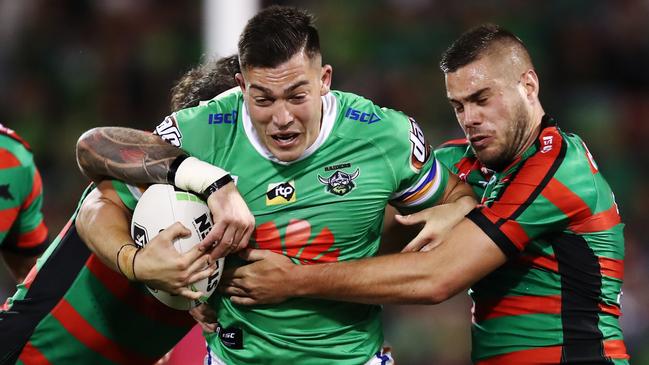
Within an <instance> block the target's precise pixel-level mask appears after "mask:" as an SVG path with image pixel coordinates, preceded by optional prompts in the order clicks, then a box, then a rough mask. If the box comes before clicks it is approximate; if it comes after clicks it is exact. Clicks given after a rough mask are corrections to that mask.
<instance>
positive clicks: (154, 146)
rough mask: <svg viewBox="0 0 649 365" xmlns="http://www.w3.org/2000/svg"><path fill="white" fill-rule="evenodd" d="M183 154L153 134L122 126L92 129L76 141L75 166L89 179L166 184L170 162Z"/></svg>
mask: <svg viewBox="0 0 649 365" xmlns="http://www.w3.org/2000/svg"><path fill="white" fill-rule="evenodd" d="M183 154H185V153H184V152H183V151H182V150H181V149H179V148H176V147H174V146H172V145H170V144H169V143H167V142H165V141H163V140H162V139H161V138H160V137H158V136H156V135H154V134H151V133H149V132H145V131H141V130H137V129H130V128H122V127H101V128H94V129H91V130H89V131H87V132H85V133H84V134H83V135H82V136H81V137H80V138H79V141H78V142H77V163H78V164H79V168H80V169H81V172H83V173H84V174H85V175H86V176H88V177H89V178H90V179H92V180H93V181H99V180H102V179H104V178H106V177H112V178H115V179H118V180H123V181H127V182H129V183H132V184H142V183H166V182H167V174H168V172H169V169H170V166H171V163H172V162H173V161H174V160H175V159H176V157H178V156H180V155H183Z"/></svg>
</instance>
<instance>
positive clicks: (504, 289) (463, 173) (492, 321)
mask: <svg viewBox="0 0 649 365" xmlns="http://www.w3.org/2000/svg"><path fill="white" fill-rule="evenodd" d="M440 65H441V68H442V70H443V72H444V74H445V76H446V90H447V97H448V100H449V102H450V104H451V106H452V107H453V109H454V111H455V114H456V117H457V120H458V122H459V123H460V126H461V127H462V129H463V131H464V132H465V134H466V137H467V140H466V141H463V142H461V143H451V144H449V145H447V146H445V147H443V148H441V149H440V150H438V151H437V152H436V156H437V157H438V159H439V160H440V161H442V162H443V163H445V164H447V166H448V167H449V168H450V169H451V170H453V171H454V172H456V173H457V174H458V175H459V176H460V177H461V178H463V179H464V180H465V181H467V182H469V183H470V184H471V185H472V186H473V188H474V191H475V192H476V193H477V194H478V195H481V196H482V199H481V203H482V204H481V205H480V206H478V207H477V208H475V209H474V210H473V211H471V212H470V213H469V214H468V215H467V216H466V219H464V220H462V221H461V222H460V223H459V224H458V225H457V226H455V227H454V228H453V229H452V230H451V232H450V233H448V235H447V236H446V237H445V238H444V239H443V240H442V241H443V242H442V243H441V244H440V245H438V246H437V247H435V248H434V249H432V250H429V251H426V252H412V253H400V254H395V255H388V256H382V257H377V258H370V259H363V260H357V261H354V262H345V263H336V264H323V265H315V266H301V265H293V264H292V263H291V262H289V261H288V260H286V259H285V258H284V257H282V256H280V255H273V254H272V253H271V252H268V251H262V250H251V251H248V252H247V254H246V257H247V258H248V259H249V260H251V261H256V262H255V263H253V264H251V265H248V266H243V267H240V268H238V269H236V270H235V271H234V272H232V273H230V274H228V275H225V276H224V278H223V279H222V280H223V284H224V285H225V288H224V291H225V293H226V294H227V295H229V296H230V297H231V300H232V302H233V303H237V304H257V305H258V304H261V303H277V302H281V301H283V300H285V299H286V298H289V297H295V296H301V297H318V298H329V299H338V300H347V301H354V302H359V303H421V304H426V303H432V304H435V303H439V302H442V301H444V300H446V299H448V298H449V297H451V296H453V295H455V294H457V293H459V292H461V291H463V290H465V289H467V288H469V287H470V291H469V294H470V295H471V297H472V299H473V301H474V308H473V321H472V326H473V327H472V340H473V341H472V342H473V344H472V359H473V361H474V362H475V363H476V364H480V365H496V364H497V365H503V364H505V365H510V364H511V365H526V364H628V363H629V360H628V358H629V356H628V355H627V352H626V348H625V344H624V341H623V336H622V331H621V329H620V324H619V320H618V318H619V316H620V313H621V311H620V296H621V286H622V280H623V271H624V261H623V260H624V237H623V233H622V230H623V226H624V225H623V224H622V223H621V219H620V216H619V213H618V209H617V206H616V203H615V200H614V197H613V193H612V191H611V189H610V187H609V185H608V184H607V182H606V180H605V179H604V177H603V176H602V174H601V172H600V171H599V169H598V167H597V165H596V164H595V161H594V160H593V157H592V156H591V154H590V152H589V151H588V149H587V148H586V145H585V143H584V142H583V141H582V140H581V139H580V138H579V137H578V136H577V135H575V134H571V133H566V132H563V131H562V130H561V129H559V128H558V127H557V124H556V122H555V121H554V119H552V118H551V117H550V116H548V115H547V114H545V112H544V110H543V108H542V106H541V103H540V101H539V98H538V93H539V79H538V77H537V74H536V71H535V70H534V66H533V64H532V61H531V58H530V55H529V53H528V51H527V49H526V48H525V46H524V44H523V43H522V42H521V41H520V39H518V38H517V37H516V36H514V35H513V34H511V33H510V32H508V31H506V30H503V29H502V28H500V27H498V26H494V25H484V26H480V27H477V28H474V29H472V30H470V31H468V32H467V33H465V34H464V35H462V36H461V37H460V38H459V39H458V40H457V41H455V42H454V43H453V44H452V45H451V47H450V48H449V49H448V50H447V51H446V52H445V53H444V55H443V58H442V62H441V64H440ZM428 213H429V212H427V211H426V212H422V213H418V214H414V215H412V216H411V217H409V219H408V220H410V221H411V222H418V221H420V220H425V219H427V220H430V219H434V218H435V217H434V216H431V215H430V214H428ZM428 239H430V237H428ZM426 243H427V237H425V235H424V236H423V237H420V239H418V240H417V242H415V245H416V246H419V247H420V246H421V245H423V244H426Z"/></svg>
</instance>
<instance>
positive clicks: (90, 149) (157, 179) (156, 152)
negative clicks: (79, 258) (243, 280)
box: [77, 127, 255, 260]
mask: <svg viewBox="0 0 649 365" xmlns="http://www.w3.org/2000/svg"><path fill="white" fill-rule="evenodd" d="M179 156H186V153H185V152H184V151H182V150H181V149H180V148H177V147H174V146H172V145H171V144H169V143H167V142H165V141H164V140H163V139H162V138H160V136H157V135H155V134H152V133H149V132H145V131H141V130H137V129H130V128H121V127H100V128H94V129H91V130H89V131H87V132H85V133H84V134H83V135H82V136H81V137H80V138H79V141H78V142H77V163H78V164H79V168H80V169H81V171H82V172H83V173H84V174H85V175H86V176H88V177H89V178H90V179H92V180H94V181H99V180H102V179H104V178H114V179H119V180H123V181H125V182H127V183H129V184H156V183H162V184H166V183H168V175H169V171H170V170H171V168H172V163H173V162H174V161H176V159H177V158H178V157H179ZM188 160H189V159H186V160H185V161H188ZM188 162H191V161H188ZM198 162H200V163H201V164H202V165H199V166H198V167H196V163H198ZM192 163H193V164H194V168H191V167H188V168H187V169H186V172H184V175H185V176H190V177H192V178H193V179H196V178H197V177H198V176H202V177H205V176H209V174H208V175H206V174H205V170H207V169H206V167H212V166H210V165H207V164H206V163H204V162H202V161H198V160H195V161H194V162H192ZM183 164H184V162H183ZM176 167H177V168H178V174H176V176H178V175H180V171H181V169H182V167H179V166H176ZM212 168H214V167H212ZM226 174H227V172H226ZM227 176H229V175H227ZM185 180H187V179H185ZM172 181H174V180H173V179H172ZM175 181H178V179H177V178H176V179H175ZM213 182H214V180H211V181H207V185H209V184H210V183H213ZM199 185H200V184H199ZM180 187H181V188H183V189H186V190H192V191H194V192H196V193H204V191H205V190H204V189H203V188H199V189H188V188H187V187H184V186H180ZM207 205H208V206H209V208H210V211H211V212H212V219H213V221H214V225H213V226H212V229H211V230H210V232H209V233H208V234H207V236H206V237H205V238H204V239H203V241H201V243H200V246H199V247H200V248H201V250H211V251H210V257H211V259H213V260H215V259H217V258H219V257H222V256H225V255H227V254H228V253H230V252H234V251H238V250H240V249H242V248H245V247H246V246H247V245H248V240H249V239H250V235H251V234H252V231H253V229H254V227H255V219H254V217H253V216H252V214H251V213H250V210H249V209H248V206H247V205H246V203H245V201H244V200H243V198H242V197H241V195H240V194H239V192H238V191H237V188H236V187H235V185H234V183H232V182H230V183H227V184H225V185H223V186H222V187H220V188H219V189H218V190H216V191H214V192H212V193H211V194H210V195H209V197H208V198H207ZM89 231H90V232H91V234H94V233H96V232H98V230H94V229H93V230H89ZM98 236H99V235H98ZM96 240H97V241H102V240H101V237H97V238H96Z"/></svg>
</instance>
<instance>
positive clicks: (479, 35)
mask: <svg viewBox="0 0 649 365" xmlns="http://www.w3.org/2000/svg"><path fill="white" fill-rule="evenodd" d="M503 42H511V43H514V44H517V45H519V46H520V47H521V48H522V50H523V51H524V54H525V56H526V57H527V60H528V61H529V62H530V63H531V60H530V55H529V51H528V50H527V47H525V44H523V41H521V40H520V38H518V37H517V36H515V35H514V34H513V33H512V32H510V31H508V30H506V29H503V28H501V27H500V26H498V25H495V24H483V25H479V26H477V27H475V28H472V29H469V30H468V31H466V32H465V33H464V34H462V35H461V36H460V37H459V38H458V39H456V40H455V42H453V44H451V46H450V47H449V48H448V49H447V50H446V51H444V53H443V54H442V60H441V61H440V63H439V67H440V68H441V69H442V71H443V72H444V73H449V72H455V71H457V69H459V68H461V67H463V66H466V65H468V64H469V63H471V62H473V61H475V60H477V59H478V58H480V57H481V56H482V55H483V54H484V52H485V51H487V50H488V49H489V48H490V47H491V46H492V45H494V44H499V43H503Z"/></svg>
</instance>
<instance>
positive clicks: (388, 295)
mask: <svg viewBox="0 0 649 365" xmlns="http://www.w3.org/2000/svg"><path fill="white" fill-rule="evenodd" d="M505 260H506V258H505V255H504V254H503V253H502V251H500V249H499V248H498V247H497V246H496V245H495V244H494V243H493V242H492V241H491V240H490V239H489V238H488V237H487V236H486V235H484V233H483V232H482V231H481V230H480V229H479V228H478V227H477V226H476V225H475V224H473V223H472V222H471V221H469V220H467V219H465V220H463V221H462V222H461V223H460V224H459V225H458V226H456V227H455V228H454V229H453V231H452V232H451V236H450V238H449V239H448V240H446V242H444V243H442V244H441V245H439V246H438V247H436V248H435V249H433V250H431V251H428V252H408V253H400V254H393V255H386V256H380V257H373V258H368V259H361V260H356V261H349V262H342V263H333V264H318V265H294V266H292V267H291V268H290V270H289V271H288V272H287V275H286V280H287V281H286V282H290V280H296V281H297V283H296V285H290V286H289V285H286V288H285V289H283V290H286V291H287V293H285V294H286V295H285V296H287V297H290V296H307V297H318V298H327V299H335V300H342V301H351V302H360V303H375V304H436V303H439V302H442V301H444V300H446V299H448V298H450V297H451V296H453V295H455V294H457V293H459V292H461V291H463V290H466V289H467V288H468V287H469V286H470V285H472V284H473V283H474V282H476V281H477V280H479V279H480V278H482V277H484V276H485V275H486V274H488V273H489V272H491V271H493V270H494V269H495V268H497V267H498V266H500V265H502V264H503V263H504V262H505Z"/></svg>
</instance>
